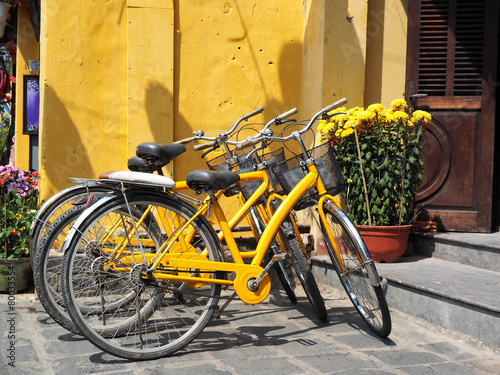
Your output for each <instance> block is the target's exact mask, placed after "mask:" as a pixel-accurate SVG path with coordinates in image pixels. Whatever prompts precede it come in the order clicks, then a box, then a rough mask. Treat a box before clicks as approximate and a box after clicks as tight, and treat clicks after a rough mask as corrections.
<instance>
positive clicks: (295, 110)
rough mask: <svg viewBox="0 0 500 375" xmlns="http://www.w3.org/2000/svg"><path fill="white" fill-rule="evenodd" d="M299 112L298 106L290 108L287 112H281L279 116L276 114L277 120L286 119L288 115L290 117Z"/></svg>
mask: <svg viewBox="0 0 500 375" xmlns="http://www.w3.org/2000/svg"><path fill="white" fill-rule="evenodd" d="M297 112H298V111H297V108H293V109H291V110H289V111H287V112H285V113H282V114H281V115H279V116H276V120H277V121H281V120H284V119H286V118H287V117H290V116H292V115H294V114H296V113H297Z"/></svg>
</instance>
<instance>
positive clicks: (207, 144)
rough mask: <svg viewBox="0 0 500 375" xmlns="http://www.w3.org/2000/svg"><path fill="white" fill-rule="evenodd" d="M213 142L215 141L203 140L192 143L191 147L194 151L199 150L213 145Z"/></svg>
mask: <svg viewBox="0 0 500 375" xmlns="http://www.w3.org/2000/svg"><path fill="white" fill-rule="evenodd" d="M215 144H216V142H215V141H209V142H205V143H200V144H197V145H194V146H193V149H194V150H195V151H200V150H204V149H206V148H209V147H213V146H215Z"/></svg>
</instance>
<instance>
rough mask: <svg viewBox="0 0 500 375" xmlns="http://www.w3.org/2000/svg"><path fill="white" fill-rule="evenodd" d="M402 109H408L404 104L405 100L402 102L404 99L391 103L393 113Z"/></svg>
mask: <svg viewBox="0 0 500 375" xmlns="http://www.w3.org/2000/svg"><path fill="white" fill-rule="evenodd" d="M403 108H408V104H407V103H406V100H404V99H394V100H393V101H392V102H391V109H392V110H393V111H400V110H402V109H403Z"/></svg>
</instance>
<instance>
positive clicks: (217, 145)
mask: <svg viewBox="0 0 500 375" xmlns="http://www.w3.org/2000/svg"><path fill="white" fill-rule="evenodd" d="M218 147H219V144H218V143H217V144H216V145H214V146H213V147H212V148H211V149H209V150H207V151H205V152H204V153H203V154H201V158H202V159H203V158H204V157H205V155H207V154H210V153H211V152H212V151H214V150H215V149H216V148H218Z"/></svg>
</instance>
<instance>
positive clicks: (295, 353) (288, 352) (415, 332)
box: [0, 290, 500, 375]
mask: <svg viewBox="0 0 500 375" xmlns="http://www.w3.org/2000/svg"><path fill="white" fill-rule="evenodd" d="M323 295H324V297H325V300H326V304H327V308H328V312H329V318H330V319H329V322H328V323H323V322H320V321H318V320H317V319H316V318H315V317H314V314H313V313H312V311H311V308H310V307H309V304H308V301H307V299H306V298H305V297H304V296H303V294H300V293H299V302H298V303H297V305H295V306H294V305H291V304H290V303H289V302H288V301H287V299H286V298H285V297H283V296H282V295H280V294H279V292H277V291H274V290H273V292H272V295H271V296H270V297H269V298H268V300H266V301H265V302H263V303H261V304H259V305H256V306H249V305H245V304H244V303H242V302H240V301H233V302H232V303H231V304H230V305H229V307H228V308H227V310H226V311H225V313H224V314H223V315H222V318H221V319H218V320H213V321H212V323H211V324H210V325H209V327H207V328H206V329H205V331H204V332H203V333H202V334H201V335H200V336H199V337H198V338H197V339H196V340H195V341H194V342H193V343H191V344H190V345H189V346H188V347H187V348H185V349H184V350H182V351H181V352H178V353H176V355H174V356H172V357H169V358H163V359H159V360H156V361H149V362H131V361H127V360H123V359H120V358H116V357H113V356H111V355H109V354H107V353H103V352H102V351H100V350H99V349H97V348H96V347H94V346H93V345H91V344H90V343H89V342H87V341H86V340H85V339H83V338H81V337H79V336H76V335H74V334H72V333H69V332H68V331H65V330H64V329H63V328H61V327H59V326H58V325H57V324H56V323H54V322H53V321H52V320H51V319H50V318H49V316H48V315H47V314H46V313H45V311H44V310H43V308H42V307H41V305H40V303H39V302H38V301H37V299H36V297H35V295H33V294H20V295H16V296H15V299H14V301H15V305H14V309H13V310H12V311H10V312H13V313H14V314H13V315H8V312H9V310H8V307H9V306H8V295H6V294H0V314H1V319H2V324H0V334H1V336H0V337H1V340H0V365H1V367H0V368H1V371H0V373H1V374H33V373H37V374H65V375H71V374H136V373H141V374H174V373H176V374H181V373H182V374H183V375H191V374H193V375H194V374H196V375H200V374H203V375H210V374H241V375H247V374H248V375H251V374H258V375H262V374H273V375H278V374H287V375H288V374H326V373H338V374H453V375H462V374H464V375H465V374H467V375H468V374H500V348H492V347H487V346H485V345H483V344H481V343H480V342H477V341H473V340H472V339H470V338H467V337H465V336H462V335H459V334H457V333H454V332H451V331H446V330H444V329H441V328H439V327H436V326H433V325H429V324H426V323H425V322H423V321H420V320H417V319H415V318H412V317H409V316H407V315H404V314H402V313H398V312H396V311H393V312H392V320H393V329H392V334H391V335H390V337H389V339H379V338H377V337H376V336H373V335H372V334H370V332H369V330H368V329H367V328H366V326H365V325H364V323H363V321H362V320H361V318H360V317H359V315H358V314H357V312H356V311H355V310H354V308H353V307H352V305H351V303H350V302H349V301H348V300H346V299H345V298H343V295H341V294H338V295H337V294H336V292H334V291H332V290H324V291H323ZM12 317H14V320H12ZM9 319H11V320H10V321H9ZM11 322H14V323H11ZM11 327H13V330H12V328H11ZM9 331H10V333H14V334H15V342H14V343H13V345H11V344H10V341H11V340H9V339H8V338H7V334H8V333H9ZM9 363H10V364H11V365H12V364H13V365H14V366H15V367H13V366H11V365H9Z"/></svg>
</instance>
